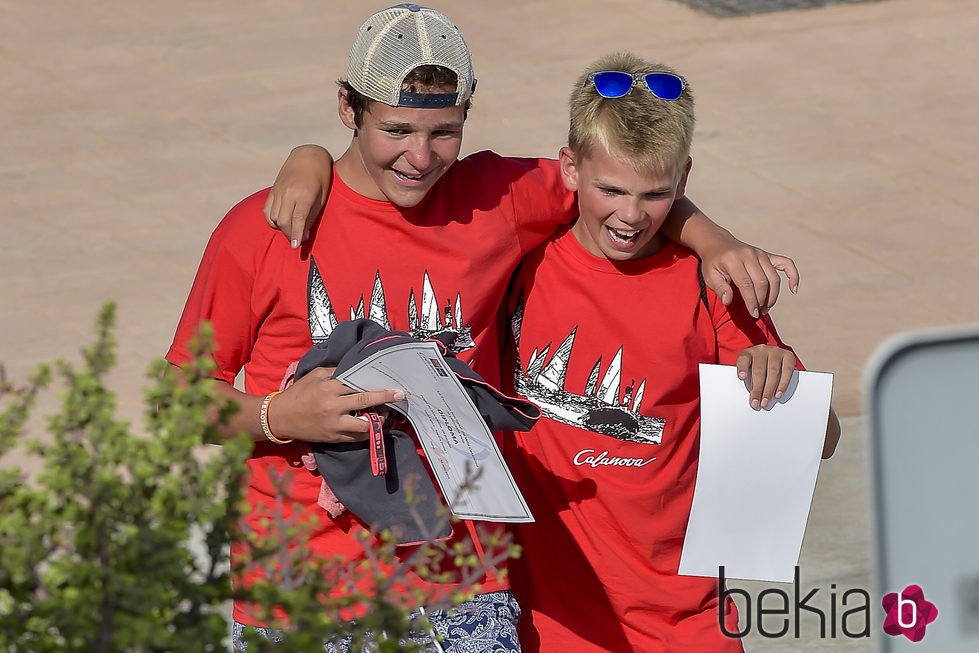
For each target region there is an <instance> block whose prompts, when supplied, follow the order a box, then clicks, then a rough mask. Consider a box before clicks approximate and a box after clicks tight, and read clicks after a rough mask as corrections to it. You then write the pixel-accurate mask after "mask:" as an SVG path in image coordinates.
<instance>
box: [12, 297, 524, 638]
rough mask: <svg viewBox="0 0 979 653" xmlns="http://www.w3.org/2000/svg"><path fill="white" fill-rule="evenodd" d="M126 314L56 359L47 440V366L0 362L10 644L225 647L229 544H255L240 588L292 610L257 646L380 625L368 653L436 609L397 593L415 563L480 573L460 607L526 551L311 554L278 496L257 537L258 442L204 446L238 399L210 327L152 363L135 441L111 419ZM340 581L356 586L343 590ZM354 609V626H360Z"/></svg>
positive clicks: (385, 545)
mask: <svg viewBox="0 0 979 653" xmlns="http://www.w3.org/2000/svg"><path fill="white" fill-rule="evenodd" d="M114 315H115V310H114V306H113V305H112V304H108V305H106V306H105V307H104V308H103V310H102V311H101V313H100V314H99V317H98V320H97V328H96V338H95V342H94V344H93V345H92V346H90V347H89V348H87V349H85V350H84V352H83V363H82V364H81V365H80V366H77V367H76V366H73V365H70V364H68V363H65V362H59V363H57V365H56V366H55V369H56V372H57V376H58V377H59V378H60V380H61V382H62V383H63V385H64V391H63V398H62V401H61V406H60V410H58V411H57V413H56V414H54V415H53V416H50V417H49V418H48V421H47V431H48V433H46V434H45V435H44V436H41V437H27V436H25V435H24V433H25V425H26V423H27V420H28V419H29V417H30V415H31V411H32V409H33V407H34V404H35V400H36V397H37V396H38V393H39V392H42V391H43V390H44V389H45V387H46V386H48V385H49V383H50V381H51V378H52V373H51V371H50V369H49V367H47V366H41V367H40V368H39V369H38V371H37V372H36V373H35V374H34V375H33V376H32V377H31V378H30V379H29V380H28V381H27V383H26V384H23V385H17V384H15V383H13V382H10V381H8V380H7V379H6V377H5V376H4V375H3V374H2V368H0V651H6V652H8V653H15V652H17V653H19V652H25V653H26V652H30V653H48V652H51V653H53V652H55V651H57V652H59V653H60V652H71V651H78V652H84V653H115V652H122V651H127V652H128V651H132V652H143V651H145V652H157V651H181V652H183V651H227V650H229V649H230V643H229V623H228V611H229V606H230V601H231V599H232V598H233V597H235V590H234V589H233V584H232V578H231V573H232V572H231V571H230V566H229V559H228V558H229V553H228V551H229V542H230V538H231V537H234V538H240V539H241V540H242V541H245V542H248V543H249V550H250V552H251V554H250V556H249V560H248V561H247V562H246V567H254V566H258V567H260V568H261V569H263V570H264V572H265V577H266V581H265V582H261V583H258V584H256V585H255V586H253V587H251V588H249V589H248V590H247V592H246V591H243V590H238V591H239V594H238V595H237V597H236V598H242V599H247V600H250V601H254V602H256V603H257V604H258V605H259V606H260V607H261V609H262V610H263V611H264V612H265V614H266V615H267V616H270V617H271V616H272V614H273V607H275V606H278V607H281V608H282V609H283V610H284V611H285V612H286V613H287V614H289V622H288V624H284V623H281V622H276V623H275V624H274V625H277V626H278V627H279V628H282V629H283V630H285V631H287V632H288V636H287V637H286V640H285V641H284V642H283V643H281V644H278V645H275V646H273V645H272V644H271V643H270V642H268V641H266V640H264V639H261V638H252V637H249V641H250V645H249V653H253V652H259V653H261V652H262V651H270V650H274V651H276V652H277V653H281V652H285V653H288V652H289V651H315V650H320V646H321V645H322V642H323V641H326V640H337V639H339V638H340V637H341V636H342V635H352V636H353V645H352V649H353V650H363V649H364V641H365V638H366V633H368V632H370V633H373V636H371V637H370V640H371V641H372V643H371V644H370V650H373V651H378V652H384V651H402V650H418V649H417V647H414V645H412V644H410V642H409V643H406V641H405V640H406V638H407V637H408V634H409V626H410V625H412V624H411V622H410V619H409V613H410V612H412V611H413V610H415V609H417V607H418V606H419V605H432V604H433V603H438V601H436V600H435V597H432V596H424V595H421V594H417V593H416V594H414V595H409V596H407V597H405V596H404V594H403V593H399V592H397V591H393V588H396V587H398V585H399V583H400V582H401V580H402V579H403V578H404V575H405V573H407V572H408V571H409V570H412V571H414V572H415V573H419V574H421V575H423V576H427V577H429V578H432V579H433V580H437V579H438V576H437V574H436V573H435V572H434V571H431V569H433V568H434V567H435V566H436V565H434V564H432V562H433V561H434V560H436V559H437V558H439V557H442V556H446V555H449V556H452V557H453V558H454V559H455V560H456V562H457V563H458V564H460V565H461V566H462V567H463V569H464V572H465V574H466V577H467V578H468V579H469V581H470V583H469V586H468V588H467V590H466V591H465V592H463V593H460V594H459V595H457V596H453V597H450V599H448V600H449V601H458V600H462V599H464V598H467V596H466V594H471V593H472V592H474V591H478V586H477V585H476V584H475V582H476V579H478V578H481V577H482V575H483V573H484V572H485V570H486V569H487V565H495V564H496V563H498V562H500V561H502V560H504V559H506V558H507V557H510V556H511V555H513V554H514V553H515V550H514V547H513V546H512V545H511V544H510V542H509V541H508V540H507V539H503V540H501V541H497V542H494V543H493V544H492V553H491V555H490V559H488V560H481V559H479V558H477V556H475V555H474V554H473V552H472V551H471V550H463V549H453V550H447V549H446V547H445V545H443V544H440V543H431V544H426V545H423V546H421V547H419V548H418V549H417V550H416V551H415V552H414V554H413V555H412V556H411V558H410V560H407V561H400V560H398V558H397V557H396V556H395V547H394V545H393V543H392V542H391V539H390V538H389V537H387V536H386V534H384V533H382V534H375V535H374V536H373V537H369V538H366V541H365V542H364V547H365V552H366V554H365V556H364V558H363V559H361V560H355V561H349V560H342V559H332V560H322V559H312V558H311V557H309V556H305V555H304V554H303V551H304V548H303V546H302V542H303V541H304V535H305V533H306V531H307V529H308V528H309V526H308V525H305V524H299V523H296V522H295V521H293V520H290V519H287V518H285V517H284V516H283V515H285V514H289V512H290V511H287V510H285V508H286V506H285V503H284V500H283V499H282V498H281V497H282V493H280V498H279V500H278V506H279V508H281V510H278V511H277V514H276V515H274V516H273V518H272V522H273V523H272V524H271V528H269V529H268V530H269V533H270V534H271V535H270V536H269V537H266V538H264V539H260V538H258V536H257V535H256V533H254V532H251V531H249V530H248V529H247V528H245V527H244V525H243V522H242V515H243V513H244V511H245V509H246V506H245V504H244V503H243V488H244V481H245V474H246V466H245V464H244V461H245V459H246V458H247V456H248V454H249V452H250V450H251V442H250V441H249V440H248V439H247V438H244V437H242V438H239V439H235V440H232V441H226V442H224V443H223V444H222V446H208V443H213V442H216V441H217V431H216V428H215V426H214V424H215V415H217V416H218V419H226V418H227V417H228V416H229V415H230V414H231V413H232V412H233V411H234V410H236V406H235V405H234V404H233V403H224V404H222V403H220V401H219V400H218V399H217V397H216V395H215V394H214V393H213V392H212V389H211V388H212V385H213V383H215V381H213V380H211V379H210V377H209V374H210V372H211V365H212V363H210V357H209V356H207V355H206V354H207V351H209V347H208V342H209V339H208V337H207V330H206V329H205V330H203V331H202V337H201V338H200V339H199V340H200V342H199V343H198V351H197V354H198V358H197V362H196V364H195V365H193V366H190V367H188V368H187V369H185V370H184V371H183V374H182V375H180V378H179V379H178V375H175V374H173V372H172V370H171V369H170V367H169V365H168V363H166V361H163V360H159V361H156V362H155V363H154V364H153V365H152V367H151V370H150V373H149V376H150V379H151V385H150V388H149V389H148V390H147V392H146V398H147V408H146V424H145V429H144V432H141V433H140V432H136V431H134V429H133V428H132V426H131V425H130V424H128V423H126V422H125V421H124V420H121V419H119V418H118V417H117V416H116V400H115V395H114V393H113V392H112V391H111V390H110V389H109V388H107V387H106V384H105V377H106V374H107V372H108V371H109V370H110V369H111V367H112V366H113V364H114V362H115V350H114V338H113V325H114ZM17 446H21V447H23V449H24V451H25V452H26V453H27V454H28V455H32V456H35V457H37V458H38V459H39V460H40V462H41V469H40V471H38V472H37V473H36V474H32V475H26V474H25V473H24V472H23V471H22V470H20V469H19V468H17V467H11V466H10V465H9V464H8V463H9V457H8V456H7V454H8V453H9V452H10V451H11V450H12V449H14V448H15V447H17ZM338 587H343V588H347V589H348V591H345V592H342V593H341V594H340V595H339V596H337V595H336V594H337V593H336V589H337V588H338ZM331 590H332V591H331ZM441 600H442V603H443V604H444V603H445V602H446V599H445V598H444V597H443V598H442V599H441ZM352 609H354V610H355V611H356V612H357V614H359V615H361V617H360V618H359V619H358V620H357V621H356V623H350V622H349V621H347V619H348V618H349V615H350V614H351V612H350V611H351V610H352ZM424 626H425V624H424V620H422V623H421V624H420V625H419V624H417V623H416V624H414V628H416V629H417V628H419V627H424Z"/></svg>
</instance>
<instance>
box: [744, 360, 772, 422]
mask: <svg viewBox="0 0 979 653" xmlns="http://www.w3.org/2000/svg"><path fill="white" fill-rule="evenodd" d="M752 363H753V364H752V366H751V392H750V393H749V395H748V402H749V403H750V404H751V407H752V408H753V409H754V410H759V409H761V408H763V407H764V406H763V405H762V401H763V400H764V398H765V392H766V390H768V388H767V387H766V385H767V377H768V366H767V364H764V362H763V361H758V360H755V361H752ZM771 392H772V393H773V394H774V392H775V390H774V389H773V390H772V391H771Z"/></svg>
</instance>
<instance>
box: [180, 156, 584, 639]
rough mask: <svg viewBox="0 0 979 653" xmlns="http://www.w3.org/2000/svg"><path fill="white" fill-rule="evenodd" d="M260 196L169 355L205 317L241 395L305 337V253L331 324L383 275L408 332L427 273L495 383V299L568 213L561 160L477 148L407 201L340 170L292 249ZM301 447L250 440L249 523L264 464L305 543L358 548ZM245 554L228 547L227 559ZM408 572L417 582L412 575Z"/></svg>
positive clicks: (295, 352)
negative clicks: (403, 204) (304, 241)
mask: <svg viewBox="0 0 979 653" xmlns="http://www.w3.org/2000/svg"><path fill="white" fill-rule="evenodd" d="M266 197H267V191H261V192H259V193H256V194H254V195H252V196H251V197H248V198H246V199H244V200H242V202H240V203H239V204H238V205H237V206H235V207H234V208H232V209H231V211H230V212H229V213H228V215H227V216H226V217H225V218H224V220H223V221H222V222H221V224H220V225H218V227H217V229H216V230H215V231H214V233H213V234H212V236H211V238H210V241H209V242H208V245H207V248H206V250H205V252H204V256H203V259H202V261H201V265H200V268H199V270H198V273H197V277H196V279H195V280H194V284H193V287H192V288H191V291H190V296H189V297H188V300H187V304H186V306H185V308H184V312H183V315H182V316H181V318H180V322H179V324H178V326H177V330H176V335H175V336H174V341H173V344H172V346H171V347H170V350H169V352H168V353H167V359H168V360H169V361H171V362H172V363H175V364H177V365H180V364H182V363H185V362H186V361H187V360H188V359H189V358H190V352H189V349H188V341H189V340H190V338H191V337H192V336H193V335H194V333H195V332H196V330H197V327H198V324H199V323H200V322H201V321H202V320H210V322H211V324H212V326H213V330H214V336H215V340H216V351H215V353H214V356H215V360H216V362H217V365H218V374H217V375H218V376H220V378H222V379H224V380H225V381H227V382H228V383H233V381H234V379H235V376H236V375H237V373H238V371H239V370H240V369H241V368H242V367H243V368H244V370H245V390H246V392H248V393H250V394H259V395H260V394H265V393H267V392H271V391H273V390H276V389H278V388H279V387H280V383H281V381H282V378H283V375H284V374H285V372H286V370H287V368H288V366H289V364H290V363H292V362H294V361H296V360H298V359H299V358H300V357H301V356H302V355H303V354H304V353H305V352H306V350H307V349H309V347H310V346H311V345H312V339H311V335H310V332H311V328H310V325H309V322H308V310H307V279H308V276H309V270H310V254H312V256H313V258H315V261H316V264H317V267H318V269H319V271H320V273H321V275H322V277H323V279H324V285H325V287H326V291H327V294H328V296H329V301H330V302H331V304H332V306H333V309H334V311H335V313H336V317H337V319H339V320H344V319H349V318H350V317H352V314H353V313H354V312H355V311H356V310H357V307H358V305H360V304H361V303H363V304H364V305H365V306H366V308H365V309H364V310H365V316H366V317H374V315H373V314H371V313H370V310H371V309H370V303H371V296H372V292H374V288H375V280H376V279H378V278H379V279H380V285H381V286H382V287H383V301H382V302H381V303H382V304H384V305H385V306H386V312H387V317H388V318H389V320H390V324H391V328H394V329H403V330H408V331H411V330H412V320H409V316H408V313H409V299H410V298H412V296H413V299H414V302H415V308H416V314H417V313H421V312H422V311H423V307H422V300H423V294H424V288H423V282H424V280H425V278H426V275H427V278H428V280H429V283H430V287H431V289H432V291H433V292H434V299H435V302H436V303H437V307H438V308H439V309H440V311H439V312H440V315H441V318H440V319H441V321H442V322H444V321H445V316H446V314H447V312H448V314H450V315H451V316H452V321H453V322H455V321H456V320H455V318H456V315H457V314H458V313H460V312H461V317H462V323H463V324H464V325H465V326H468V327H469V328H470V333H471V336H472V339H473V341H474V343H475V345H474V347H472V348H471V349H469V350H467V351H464V352H462V353H460V354H459V357H460V358H462V359H463V360H466V361H467V362H469V363H470V364H471V365H472V366H473V368H474V369H475V370H477V371H478V372H479V373H480V374H481V375H482V376H483V377H484V378H485V379H486V380H487V381H488V382H490V383H493V384H497V385H498V384H499V379H500V374H499V361H500V347H501V345H500V333H499V329H498V326H499V321H498V307H499V306H500V302H501V301H502V298H503V295H504V292H505V290H506V286H507V282H508V281H509V278H510V276H511V274H512V272H513V270H514V268H515V267H516V265H517V263H518V262H519V260H520V258H521V257H522V256H523V255H524V254H525V253H526V252H527V251H528V250H530V249H531V248H533V247H534V246H535V245H537V244H538V243H539V242H541V241H542V240H543V239H544V238H546V237H547V236H548V235H549V234H550V233H551V232H552V231H553V230H554V227H555V226H556V225H557V224H560V223H562V222H567V220H568V219H569V218H570V217H571V215H572V206H573V197H572V196H571V195H570V194H569V193H568V192H567V191H566V190H564V187H563V185H562V183H561V180H560V174H559V170H558V167H557V164H556V162H554V161H548V160H538V159H512V158H504V157H500V156H498V155H495V154H493V153H489V152H481V153H477V154H474V155H471V156H469V157H467V158H465V159H462V160H460V161H458V162H457V163H456V164H455V165H453V166H452V168H450V170H449V171H448V172H447V173H446V175H445V177H443V179H442V180H441V181H440V182H439V184H438V185H437V186H436V187H435V188H433V189H432V191H431V192H430V193H429V195H428V196H427V197H426V198H425V200H424V201H423V202H422V203H421V204H419V205H418V206H416V207H413V208H411V209H399V208H398V207H395V206H393V205H391V204H390V203H387V202H380V201H375V200H370V199H367V198H364V197H362V196H360V195H357V194H356V193H354V192H353V191H352V190H351V189H349V188H348V187H347V186H346V185H345V184H344V183H343V182H342V181H341V180H339V179H337V178H336V177H335V178H334V184H333V188H332V189H331V195H330V199H329V202H328V204H327V207H326V209H325V211H324V214H323V215H322V216H321V217H320V219H319V220H318V222H317V223H316V225H315V226H314V229H313V232H312V236H311V240H312V243H313V244H312V245H311V246H309V245H306V246H304V247H303V248H302V251H301V252H297V251H295V250H292V249H291V248H290V247H289V244H288V242H287V240H286V239H285V238H284V237H283V236H282V234H280V233H278V232H276V231H273V230H271V229H269V227H268V225H267V224H266V222H265V219H264V217H263V215H262V208H263V205H264V203H265V199H266ZM317 301H319V300H317ZM320 303H322V302H320ZM447 307H448V308H447ZM456 326H459V325H456ZM304 451H305V449H304V446H303V445H302V444H301V443H298V442H297V443H295V444H292V445H287V446H276V445H272V444H269V443H264V442H260V443H257V444H256V446H255V450H254V453H253V455H252V457H251V458H250V460H249V461H248V465H249V468H250V471H251V478H250V481H249V486H248V491H247V497H246V499H247V501H248V502H249V503H250V504H251V505H252V506H253V510H252V513H251V514H250V516H249V519H248V522H249V524H250V525H251V527H252V528H254V529H256V530H258V531H259V532H261V531H262V526H261V524H260V520H261V518H262V516H263V515H268V514H269V513H270V512H271V510H272V508H273V497H274V496H275V489H274V487H273V485H272V482H271V480H270V473H279V474H285V475H286V478H288V483H287V486H286V487H287V489H288V499H289V500H291V501H292V502H295V503H296V504H297V506H298V508H297V512H299V513H300V514H302V515H303V516H304V517H303V518H304V519H308V518H309V517H308V515H315V516H316V517H317V519H318V524H319V525H318V526H317V528H316V530H315V531H314V533H313V535H312V537H311V539H310V541H309V548H310V550H311V552H312V553H314V554H316V555H322V556H336V555H342V556H345V557H347V558H355V557H360V556H361V554H362V550H361V547H360V545H359V544H358V543H357V541H356V540H355V539H354V537H353V534H354V533H355V532H357V531H359V530H361V529H362V526H361V525H360V524H358V523H356V522H355V521H354V519H353V518H352V517H351V515H350V514H349V512H348V513H344V514H342V515H339V516H338V517H336V518H335V519H331V518H329V516H328V515H327V514H326V513H325V512H324V511H323V510H322V509H321V508H319V507H318V506H317V505H316V502H317V498H318V496H319V493H320V479H319V477H317V476H314V475H313V474H311V473H310V472H309V471H308V470H307V469H306V468H305V467H304V465H303V463H302V461H301V456H302V454H303V453H304ZM485 526H488V527H491V528H496V526H493V525H489V524H485ZM465 530H466V529H458V528H457V529H456V531H465ZM470 530H472V529H471V528H470ZM462 536H466V537H468V535H467V534H465V533H462ZM478 546H479V545H478V543H477V547H478ZM240 555H241V551H240V550H238V548H237V547H236V548H235V550H233V551H232V557H233V560H234V559H238V558H239V557H240ZM414 582H415V584H416V585H418V586H423V584H422V583H421V581H419V580H418V579H414ZM503 586H504V584H501V583H500V582H498V581H497V580H496V578H495V574H488V575H487V578H486V583H485V585H484V586H483V588H484V591H491V590H494V589H499V588H501V587H503ZM435 589H438V588H435ZM446 589H452V586H451V585H449V586H446ZM234 618H235V619H236V620H237V621H239V622H242V623H245V624H252V625H261V624H257V622H256V620H255V619H254V618H252V617H250V616H249V615H248V614H246V612H245V611H244V610H243V606H241V605H235V609H234Z"/></svg>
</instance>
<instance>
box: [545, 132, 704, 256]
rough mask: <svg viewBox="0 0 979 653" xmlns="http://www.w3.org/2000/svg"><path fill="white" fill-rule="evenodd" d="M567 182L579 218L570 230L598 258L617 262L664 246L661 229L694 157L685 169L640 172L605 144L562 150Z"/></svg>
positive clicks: (682, 186)
mask: <svg viewBox="0 0 979 653" xmlns="http://www.w3.org/2000/svg"><path fill="white" fill-rule="evenodd" d="M560 158H561V172H562V174H563V176H564V183H565V185H566V186H567V187H568V188H569V189H570V190H573V191H577V192H578V219H577V220H576V221H575V223H574V225H572V227H571V232H572V233H573V234H574V236H575V238H577V240H578V242H579V243H581V245H582V246H583V247H584V248H585V249H586V250H588V251H589V252H590V253H592V254H594V255H595V256H602V257H604V258H607V259H611V260H613V261H626V260H630V259H636V258H643V257H645V256H649V255H650V254H653V253H655V252H657V251H658V250H659V249H660V247H662V244H663V236H661V235H660V234H659V228H660V227H661V226H662V225H663V222H664V221H665V220H666V216H667V214H669V212H670V207H672V206H673V202H674V201H675V200H677V199H679V198H681V197H683V192H684V186H685V185H686V181H687V173H688V172H689V171H690V160H689V159H687V163H686V165H684V167H683V169H682V170H681V171H676V170H673V169H671V170H666V171H662V172H661V171H658V170H656V169H655V168H644V169H642V170H636V168H635V167H633V165H632V164H631V163H629V162H628V161H626V160H625V159H624V158H620V157H617V156H614V155H612V154H609V153H608V152H607V151H605V150H604V149H603V148H601V147H594V148H591V150H590V151H589V152H587V153H579V154H577V155H576V154H574V153H573V152H572V151H571V150H570V149H569V148H567V147H565V148H562V150H561V154H560Z"/></svg>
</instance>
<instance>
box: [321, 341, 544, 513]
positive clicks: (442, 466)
mask: <svg viewBox="0 0 979 653" xmlns="http://www.w3.org/2000/svg"><path fill="white" fill-rule="evenodd" d="M336 378H337V379H338V380H340V381H342V382H343V383H345V384H346V385H348V386H350V387H351V388H354V389H355V390H360V391H371V390H395V389H400V390H403V391H404V393H405V399H404V400H403V401H399V402H397V403H393V404H390V406H392V407H393V408H395V409H396V410H398V411H399V412H401V413H402V414H403V415H404V416H405V417H406V418H407V419H408V421H409V422H410V423H411V425H412V427H414V429H415V433H416V434H417V436H418V441H419V443H420V444H421V447H422V450H423V451H424V452H425V457H426V458H427V459H428V464H429V467H430V468H431V470H432V472H433V473H434V475H435V479H436V481H437V482H438V484H439V488H440V489H441V490H442V495H443V496H444V497H445V498H446V501H448V503H449V508H450V509H451V510H452V513H453V514H454V515H455V516H457V517H460V518H462V519H480V520H485V521H497V522H532V521H534V518H533V515H531V513H530V508H529V507H528V506H527V502H526V501H525V500H524V497H523V495H522V494H521V493H520V490H519V488H518V487H517V484H516V482H514V480H513V475H512V474H511V473H510V469H509V468H508V467H507V466H506V463H505V462H504V461H503V456H502V454H501V453H500V449H499V447H497V445H496V440H495V439H494V437H493V434H492V433H491V432H490V430H489V428H488V427H487V426H486V422H485V421H483V418H482V416H481V415H480V414H479V411H478V410H477V409H476V405H475V404H474V403H473V401H472V399H471V398H470V396H469V394H468V393H467V392H466V390H465V388H463V386H462V383H461V382H460V381H459V378H458V377H457V376H456V375H455V374H454V373H453V372H452V370H451V369H449V366H448V364H446V362H445V359H444V358H443V357H442V354H441V352H440V351H439V347H438V345H437V344H436V343H434V342H409V343H404V344H400V345H394V346H392V347H388V348H386V349H382V350H380V351H378V352H376V353H374V354H372V355H371V356H369V357H367V358H365V359H364V360H362V361H360V362H359V363H357V364H356V365H354V366H353V367H351V368H350V369H348V370H346V371H345V372H343V373H342V374H338V375H337V376H336Z"/></svg>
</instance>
